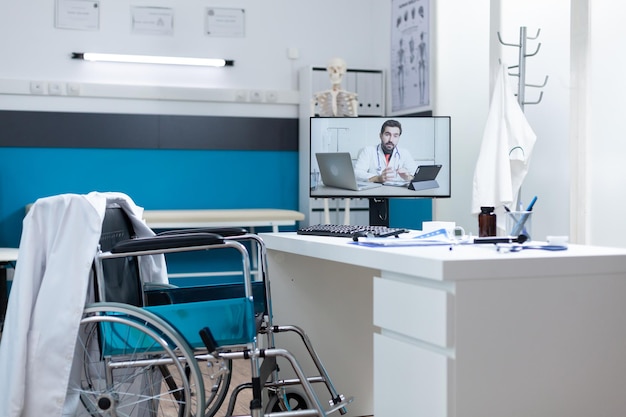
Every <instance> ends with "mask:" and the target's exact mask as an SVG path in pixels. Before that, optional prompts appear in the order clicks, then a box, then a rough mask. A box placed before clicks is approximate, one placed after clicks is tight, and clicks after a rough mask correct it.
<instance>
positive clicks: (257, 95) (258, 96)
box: [250, 90, 263, 103]
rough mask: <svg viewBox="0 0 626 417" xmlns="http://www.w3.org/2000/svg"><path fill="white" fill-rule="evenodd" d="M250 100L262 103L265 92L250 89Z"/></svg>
mask: <svg viewBox="0 0 626 417" xmlns="http://www.w3.org/2000/svg"><path fill="white" fill-rule="evenodd" d="M250 101H252V102H255V103H260V102H262V101H263V92H261V91H259V90H252V91H250Z"/></svg>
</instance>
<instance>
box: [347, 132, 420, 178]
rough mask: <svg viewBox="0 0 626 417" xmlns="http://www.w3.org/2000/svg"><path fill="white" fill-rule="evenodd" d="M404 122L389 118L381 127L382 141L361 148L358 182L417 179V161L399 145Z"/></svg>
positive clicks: (355, 169) (357, 172)
mask: <svg viewBox="0 0 626 417" xmlns="http://www.w3.org/2000/svg"><path fill="white" fill-rule="evenodd" d="M401 135H402V125H401V124H400V122H399V121H397V120H387V121H385V123H383V125H382V127H381V128H380V143H379V144H378V145H376V146H367V147H365V148H363V149H361V150H360V151H359V154H358V156H357V160H356V163H355V164H354V173H355V175H356V177H357V181H370V182H379V183H383V184H385V183H388V184H389V183H403V184H406V183H407V182H409V181H411V180H412V179H413V174H414V173H415V170H416V169H417V162H416V161H415V159H413V156H412V155H411V153H410V152H409V151H408V150H407V149H404V148H402V147H399V146H398V142H399V141H400V136H401Z"/></svg>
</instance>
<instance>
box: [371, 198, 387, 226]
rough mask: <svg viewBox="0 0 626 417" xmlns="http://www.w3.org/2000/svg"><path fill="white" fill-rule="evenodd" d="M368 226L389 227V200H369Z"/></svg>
mask: <svg viewBox="0 0 626 417" xmlns="http://www.w3.org/2000/svg"><path fill="white" fill-rule="evenodd" d="M369 212H370V226H386V227H389V199H387V198H370V210H369Z"/></svg>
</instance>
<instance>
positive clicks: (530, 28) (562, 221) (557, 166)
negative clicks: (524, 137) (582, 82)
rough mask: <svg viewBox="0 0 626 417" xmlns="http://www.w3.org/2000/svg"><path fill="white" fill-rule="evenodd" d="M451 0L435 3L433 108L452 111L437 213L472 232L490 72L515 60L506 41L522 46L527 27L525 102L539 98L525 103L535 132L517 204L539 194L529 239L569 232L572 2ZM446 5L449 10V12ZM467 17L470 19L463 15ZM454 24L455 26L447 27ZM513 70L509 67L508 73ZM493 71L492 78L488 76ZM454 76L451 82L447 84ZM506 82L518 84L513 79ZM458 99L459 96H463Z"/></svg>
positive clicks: (513, 50) (514, 49)
mask: <svg viewBox="0 0 626 417" xmlns="http://www.w3.org/2000/svg"><path fill="white" fill-rule="evenodd" d="M457 3H459V2H456V1H448V2H446V1H442V2H438V26H437V31H438V32H437V33H438V36H439V39H438V51H439V53H438V56H439V57H441V58H440V59H439V61H438V64H439V65H438V68H439V71H438V74H437V77H438V83H437V87H438V89H437V95H436V100H437V101H436V103H437V112H438V113H440V114H441V113H442V112H443V113H451V112H453V119H452V120H453V138H454V143H453V152H454V153H455V155H457V158H456V160H455V162H454V163H453V169H454V171H453V178H454V181H455V183H454V184H453V190H452V193H453V199H451V201H441V202H437V203H436V204H437V206H436V208H437V209H436V217H437V218H438V219H441V220H447V219H454V220H456V221H457V223H459V224H460V225H461V226H463V227H465V228H466V230H469V231H472V232H473V233H476V231H477V220H476V215H472V214H470V212H469V211H470V206H469V205H470V202H471V198H472V194H471V189H472V179H473V172H474V166H475V161H476V157H477V153H478V149H479V147H480V143H481V139H482V132H483V129H484V124H485V121H486V115H487V111H488V106H489V100H490V98H491V91H492V85H493V75H494V71H495V69H496V68H497V66H498V62H499V60H502V61H503V62H505V63H507V65H509V66H512V65H517V64H518V63H519V48H517V47H510V46H503V45H502V44H501V43H500V42H499V40H498V36H497V33H498V32H500V37H501V38H502V41H503V42H505V43H510V44H519V43H520V27H521V26H525V27H527V36H528V37H529V38H532V37H535V36H536V35H537V30H538V29H541V31H540V33H539V37H538V38H537V39H536V40H532V39H528V41H527V51H526V52H527V54H532V53H533V52H535V51H536V47H537V45H538V43H539V42H541V47H540V49H539V52H538V53H537V54H536V55H535V56H532V57H527V58H526V83H527V84H542V83H543V82H544V79H545V76H546V75H548V76H549V79H548V83H547V85H546V86H545V87H543V88H533V87H527V88H526V90H525V95H526V100H525V101H527V102H532V101H536V100H538V99H539V93H540V92H541V91H543V97H542V99H541V102H540V103H539V104H535V105H530V104H527V105H525V106H524V110H525V115H526V117H527V119H528V121H529V123H530V125H531V126H532V128H533V130H534V131H535V133H536V134H537V143H536V145H535V150H534V153H533V155H532V158H531V162H530V167H529V172H528V175H527V177H526V180H525V182H524V184H523V186H522V201H523V202H525V203H528V201H529V200H530V199H531V198H532V196H534V195H537V196H538V201H537V204H536V206H535V209H534V214H533V216H534V218H533V235H534V236H533V237H534V238H536V239H545V237H546V236H547V235H568V234H569V226H570V224H569V217H570V216H569V210H570V161H569V158H570V145H569V141H570V129H569V127H570V125H569V124H570V119H569V111H570V110H569V108H570V107H569V103H570V88H571V87H570V57H569V36H570V25H569V22H570V19H569V15H570V12H569V0H554V1H550V2H545V1H541V0H523V1H522V0H517V1H511V0H507V1H495V0H494V1H492V2H491V5H490V6H491V8H490V7H489V5H484V7H483V8H481V7H479V6H477V5H476V4H474V3H472V4H471V5H465V3H463V4H464V7H466V8H467V9H462V10H461V11H460V10H459V7H461V6H460V4H457ZM448 8H449V10H448ZM468 17H469V18H468ZM451 25H453V27H454V30H451V27H450V26H451ZM515 72H517V69H512V70H511V73H515ZM490 75H491V79H490ZM451 81H452V82H451ZM511 84H512V85H514V86H515V87H517V84H518V78H517V77H513V78H512V80H511ZM460 97H462V99H460Z"/></svg>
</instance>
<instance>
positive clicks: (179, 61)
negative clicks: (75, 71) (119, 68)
mask: <svg viewBox="0 0 626 417" xmlns="http://www.w3.org/2000/svg"><path fill="white" fill-rule="evenodd" d="M72 59H82V60H85V61H94V62H96V61H98V62H128V63H134V64H167V65H192V66H202V67H232V66H233V65H235V61H233V60H229V59H212V58H183V57H170V56H150V55H121V54H100V53H94V52H72Z"/></svg>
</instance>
